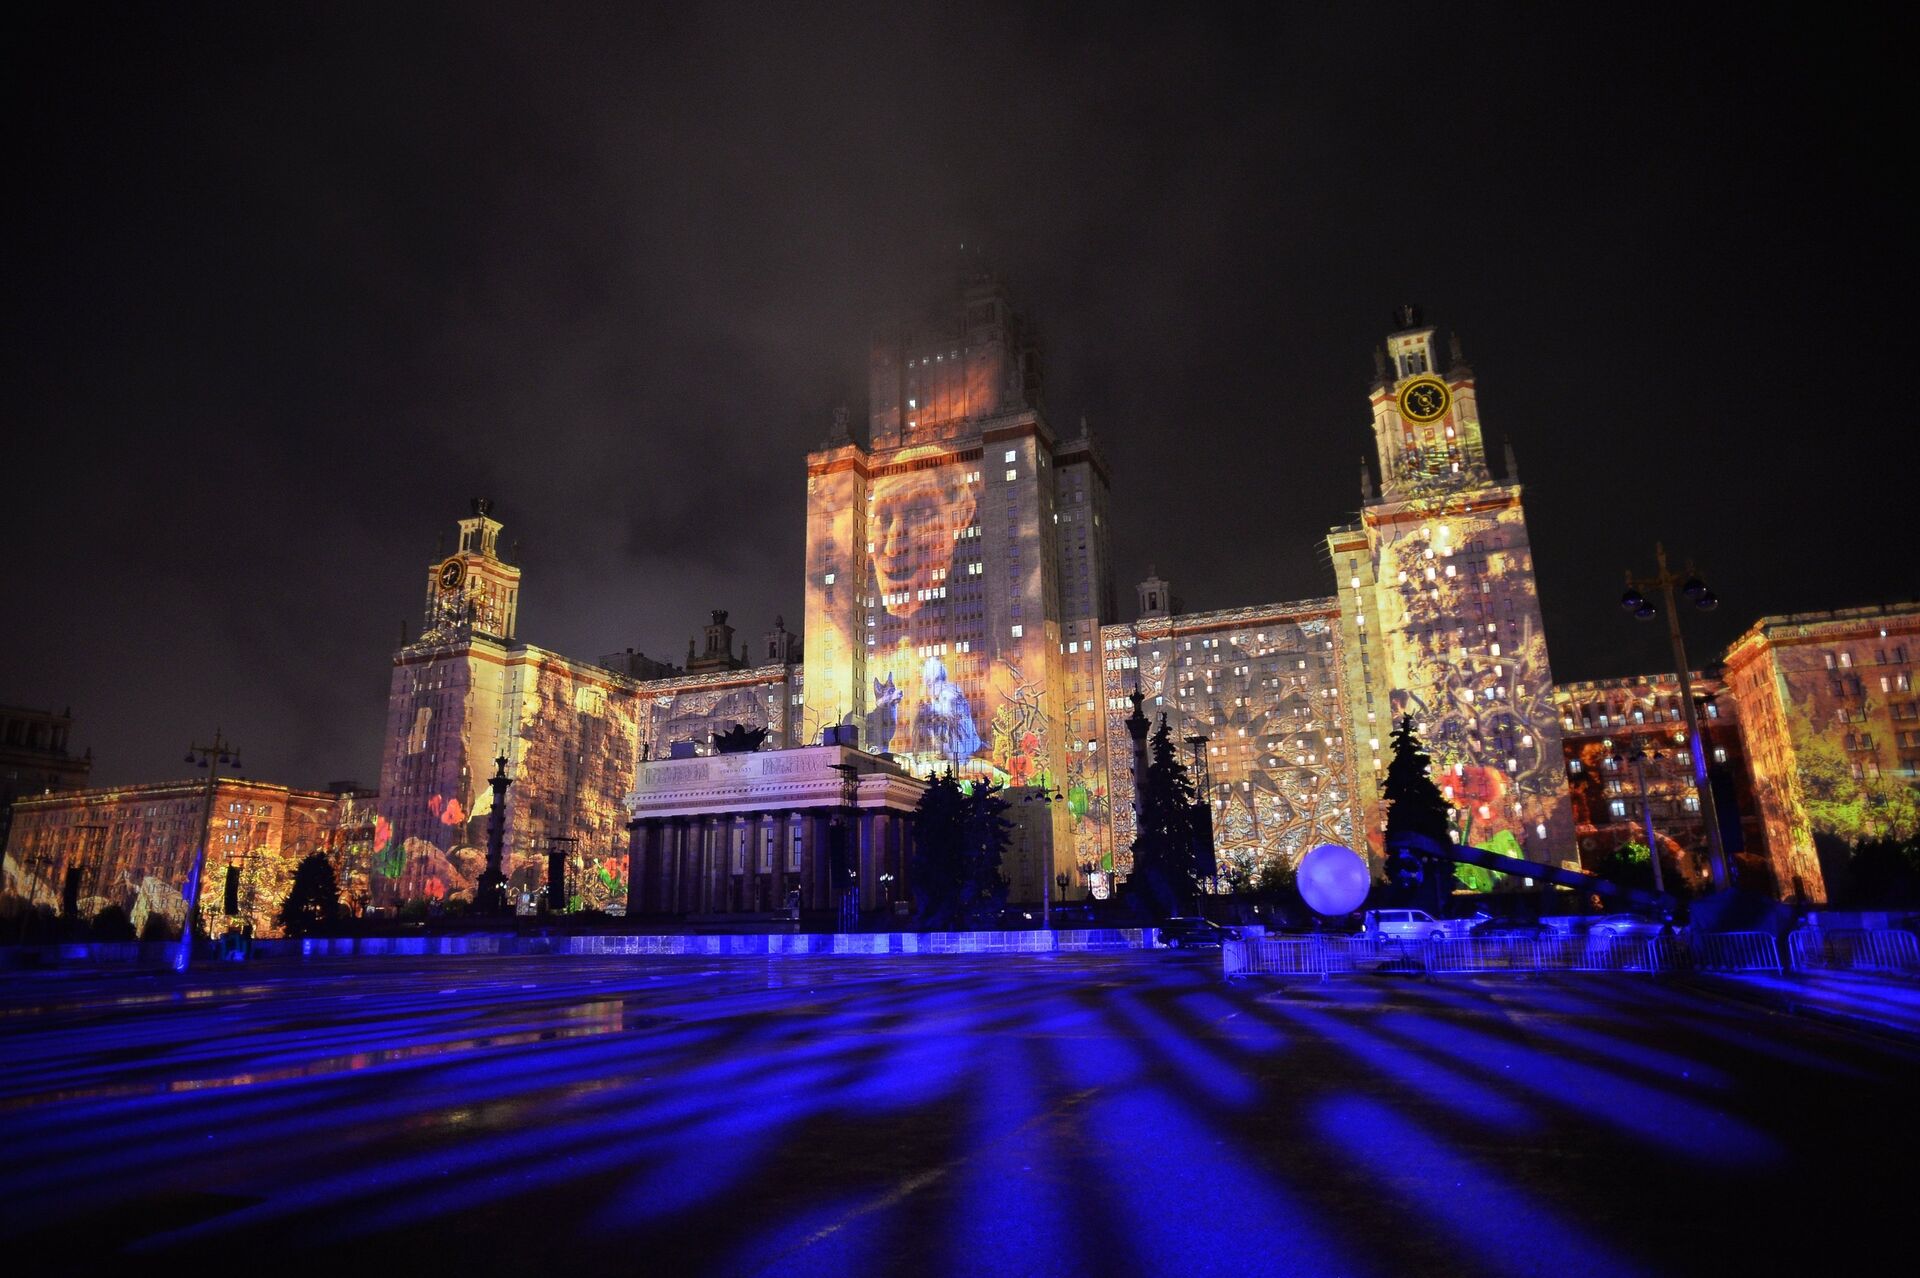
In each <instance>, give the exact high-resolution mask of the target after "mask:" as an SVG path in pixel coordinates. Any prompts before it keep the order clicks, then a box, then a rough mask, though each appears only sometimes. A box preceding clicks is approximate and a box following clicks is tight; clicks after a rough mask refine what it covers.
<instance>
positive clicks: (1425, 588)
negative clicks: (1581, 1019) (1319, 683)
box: [1327, 306, 1579, 865]
mask: <svg viewBox="0 0 1920 1278" xmlns="http://www.w3.org/2000/svg"><path fill="white" fill-rule="evenodd" d="M1396 319H1397V321H1398V324H1399V327H1398V328H1396V329H1395V330H1394V331H1393V332H1392V333H1390V334H1388V335H1387V339H1386V343H1385V345H1384V347H1383V348H1382V349H1380V350H1376V351H1375V353H1374V379H1373V385H1372V387H1371V389H1370V391H1369V394H1368V399H1369V404H1370V407H1371V410H1372V417H1373V423H1372V425H1373V444H1374V460H1375V462H1376V464H1377V465H1378V467H1379V476H1380V484H1379V490H1378V492H1377V493H1376V492H1375V491H1373V486H1372V484H1371V483H1370V482H1368V477H1367V475H1366V472H1365V467H1364V465H1363V467H1362V485H1361V491H1362V499H1363V503H1364V504H1363V505H1362V507H1361V510H1360V518H1359V520H1358V521H1357V522H1355V523H1352V524H1348V525H1346V526H1344V527H1342V528H1336V529H1334V530H1333V532H1332V533H1331V534H1330V535H1329V536H1328V539H1327V545H1328V549H1329V551H1330V553H1331V555H1332V560H1333V567H1334V573H1335V576H1336V578H1337V582H1338V586H1339V589H1340V624H1341V628H1342V638H1343V640H1344V643H1343V645H1342V648H1343V651H1344V652H1346V653H1347V654H1348V656H1347V660H1346V662H1345V667H1346V668H1345V671H1344V673H1343V678H1344V679H1345V682H1346V685H1347V701H1348V706H1349V715H1350V720H1351V722H1350V728H1349V736H1348V739H1349V740H1350V741H1351V742H1352V743H1353V749H1352V750H1351V752H1350V755H1351V757H1352V758H1353V759H1354V767H1355V770H1356V771H1357V773H1358V776H1357V777H1356V784H1357V787H1358V788H1357V790H1356V793H1359V794H1373V795H1377V794H1378V791H1379V783H1380V779H1381V778H1382V777H1383V776H1384V775H1385V770H1386V760H1387V756H1388V753H1389V752H1388V749H1387V739H1388V735H1389V733H1390V732H1391V731H1392V729H1393V727H1394V726H1395V724H1396V723H1397V722H1398V721H1399V719H1400V718H1401V716H1403V715H1404V716H1410V717H1411V718H1412V719H1413V722H1414V727H1415V729H1416V730H1417V731H1418V732H1419V733H1420V736H1421V738H1422V739H1423V740H1424V741H1425V742H1426V746H1427V750H1428V753H1429V755H1430V756H1431V757H1432V759H1433V779H1434V783H1435V784H1436V785H1438V786H1439V787H1440V790H1441V793H1442V794H1443V795H1444V796H1445V797H1446V799H1447V801H1448V802H1449V803H1451V804H1453V806H1454V818H1455V820H1454V837H1455V838H1456V839H1457V840H1458V841H1460V842H1463V843H1471V844H1473V845H1475V846H1478V847H1490V848H1492V849H1494V850H1495V851H1504V852H1507V853H1509V854H1511V855H1525V856H1527V857H1528V858H1530V859H1534V860H1542V861H1549V862H1561V863H1571V864H1575V865H1577V864H1578V862H1579V851H1578V849H1577V847H1576V846H1575V843H1574V834H1573V812H1572V807H1571V804H1570V802H1569V800H1568V795H1567V786H1566V777H1565V774H1564V772H1563V770H1562V769H1563V766H1564V765H1563V763H1562V759H1561V754H1560V720H1559V715H1558V712H1557V710H1556V708H1555V706H1554V704H1553V695H1552V693H1553V674H1552V670H1551V668H1550V666H1549V664H1548V661H1547V641H1546V632H1545V630H1544V629H1543V627H1542V624H1541V616H1540V597H1539V590H1538V588H1537V586H1536V584H1535V580H1534V573H1533V549H1532V545H1531V543H1530V541H1529V539H1528V536H1527V524H1526V516H1525V512H1524V511H1523V509H1522V507H1521V501H1520V479H1519V476H1518V474H1517V473H1516V472H1515V468H1514V465H1513V460H1512V458H1513V453H1512V449H1511V448H1509V449H1508V450H1507V453H1506V461H1507V464H1506V467H1505V472H1506V473H1505V474H1503V475H1499V476H1496V475H1495V474H1494V473H1493V471H1492V469H1491V468H1490V466H1489V465H1488V461H1487V452H1486V446H1485V443H1484V440H1483V437H1482V434H1481V427H1480V405H1479V395H1478V391H1477V388H1476V382H1475V378H1474V373H1473V370H1472V369H1471V368H1470V367H1468V366H1467V363H1466V360H1465V359H1464V358H1463V357H1462V355H1461V352H1460V343H1459V341H1458V339H1457V338H1456V339H1454V340H1453V341H1452V342H1451V343H1449V357H1448V359H1447V360H1446V363H1445V366H1444V368H1443V367H1442V366H1441V364H1440V362H1439V360H1438V351H1437V349H1436V342H1435V330H1434V329H1433V328H1432V327H1430V326H1428V325H1427V324H1425V323H1424V322H1423V321H1422V319H1421V316H1420V312H1419V311H1418V310H1417V309H1416V308H1414V307H1411V306H1407V307H1402V308H1401V309H1400V311H1399V312H1398V314H1397V316H1396ZM1373 806H1374V810H1373V811H1372V813H1371V814H1370V816H1369V819H1368V822H1367V829H1368V834H1369V836H1370V838H1371V840H1372V842H1373V843H1374V844H1375V846H1376V849H1377V848H1378V845H1379V842H1380V837H1381V833H1382V830H1383V828H1384V824H1385V812H1384V810H1383V809H1382V808H1381V807H1380V805H1379V803H1378V801H1377V799H1376V801H1375V803H1374V805H1373Z"/></svg>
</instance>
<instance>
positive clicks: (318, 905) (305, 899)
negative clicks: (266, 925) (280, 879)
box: [280, 852, 340, 936]
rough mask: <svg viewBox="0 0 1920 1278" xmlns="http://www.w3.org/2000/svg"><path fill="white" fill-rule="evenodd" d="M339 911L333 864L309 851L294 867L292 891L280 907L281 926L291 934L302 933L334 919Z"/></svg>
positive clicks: (338, 897)
mask: <svg viewBox="0 0 1920 1278" xmlns="http://www.w3.org/2000/svg"><path fill="white" fill-rule="evenodd" d="M339 913H340V885H339V884H338V883H337V882H336V881H335V880H334V877H333V865H332V863H331V862H329V861H328V860H327V858H326V857H325V856H324V855H323V854H321V853H319V852H313V853H309V854H308V855H307V856H306V857H304V858H302V859H301V861H300V864H299V865H296V866H295V867H294V868H293V890H292V891H291V892H288V893H287V899H286V900H285V901H284V902H282V903H281V906H280V925H281V926H282V927H284V928H286V929H287V935H289V936H302V935H304V934H306V933H308V932H311V931H313V930H314V929H316V928H320V927H325V926H326V925H328V924H330V923H332V922H333V920H334V918H335V916H337V915H338V914H339Z"/></svg>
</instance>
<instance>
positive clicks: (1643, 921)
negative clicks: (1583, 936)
mask: <svg viewBox="0 0 1920 1278" xmlns="http://www.w3.org/2000/svg"><path fill="white" fill-rule="evenodd" d="M1664 927H1665V925H1664V924H1662V923H1660V922H1658V921H1657V920H1654V919H1648V918H1642V917H1640V916H1639V915H1638V914H1603V915H1601V916H1600V917H1599V918H1597V919H1595V920H1593V922H1592V923H1590V924H1588V925H1587V935H1588V936H1591V937H1595V938H1597V939H1601V940H1606V939H1611V938H1613V937H1616V936H1619V937H1626V938H1628V939H1630V940H1635V941H1650V940H1652V939H1653V938H1654V937H1656V936H1659V935H1660V933H1661V931H1662V930H1663V929H1664Z"/></svg>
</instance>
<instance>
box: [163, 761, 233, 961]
mask: <svg viewBox="0 0 1920 1278" xmlns="http://www.w3.org/2000/svg"><path fill="white" fill-rule="evenodd" d="M186 761H187V762H188V763H192V764H195V765H197V766H199V767H202V768H205V769H206V770H207V794H206V797H205V799H203V800H202V801H201V805H200V839H199V842H198V843H197V844H196V845H195V846H194V849H193V868H192V869H190V870H189V871H187V886H186V890H185V891H184V892H182V893H181V896H182V897H183V898H184V899H185V901H186V907H187V909H186V915H185V917H184V918H182V919H181V921H180V945H179V948H178V949H176V950H175V951H174V955H173V970H174V971H176V972H185V971H186V970H187V968H188V967H189V966H190V965H191V964H192V962H193V933H194V930H195V929H196V928H197V927H198V926H199V925H200V880H201V878H202V876H203V875H205V873H206V869H207V844H209V843H211V842H212V841H213V797H214V794H215V793H216V791H217V790H218V789H219V786H220V768H221V766H222V765H223V764H224V765H230V766H231V767H232V768H233V770H234V771H235V772H238V771H240V769H241V766H242V765H241V763H240V748H239V747H238V746H236V745H234V744H233V743H232V742H230V741H228V740H227V739H226V738H224V737H222V736H221V735H220V729H218V728H215V729H214V730H213V744H212V745H205V746H203V745H189V746H187V758H186Z"/></svg>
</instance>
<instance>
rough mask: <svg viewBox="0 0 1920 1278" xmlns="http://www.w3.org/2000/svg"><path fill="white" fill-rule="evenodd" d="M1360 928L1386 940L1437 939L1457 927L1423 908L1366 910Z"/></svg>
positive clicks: (1448, 934)
mask: <svg viewBox="0 0 1920 1278" xmlns="http://www.w3.org/2000/svg"><path fill="white" fill-rule="evenodd" d="M1360 930H1361V931H1362V932H1363V933H1365V934H1366V935H1367V936H1374V937H1381V938H1384V939H1388V940H1398V941H1438V940H1441V939H1443V938H1445V937H1448V936H1451V935H1453V934H1454V933H1455V932H1456V931H1457V930H1458V929H1457V928H1455V927H1454V926H1452V925H1450V924H1448V923H1446V922H1444V921H1442V920H1440V919H1436V918H1435V917H1433V915H1431V914H1429V913H1427V912H1426V911H1425V910H1368V911H1367V916H1366V919H1365V921H1364V922H1363V923H1362V924H1361V925H1360Z"/></svg>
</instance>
